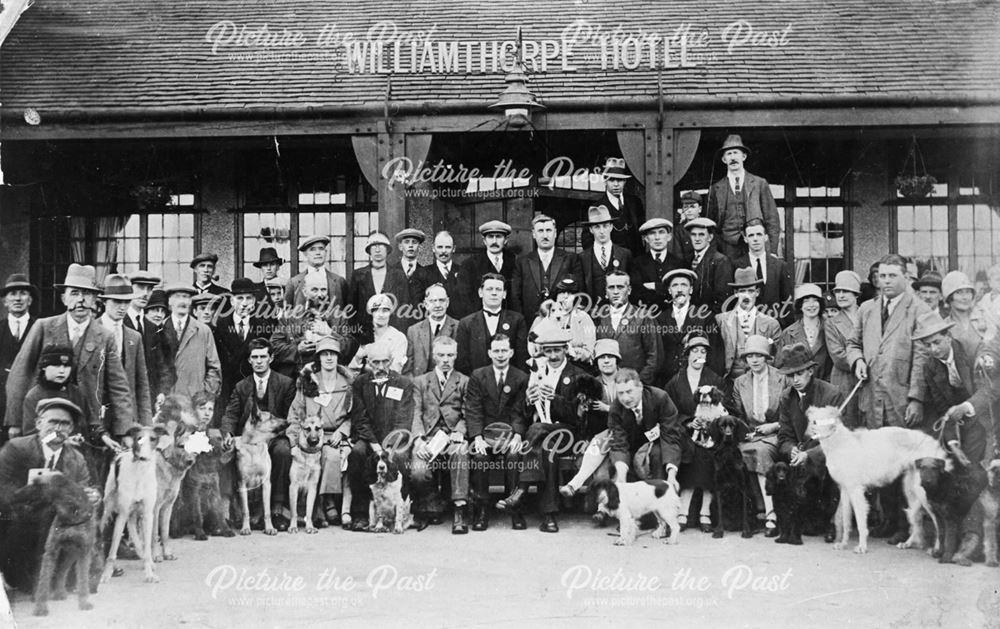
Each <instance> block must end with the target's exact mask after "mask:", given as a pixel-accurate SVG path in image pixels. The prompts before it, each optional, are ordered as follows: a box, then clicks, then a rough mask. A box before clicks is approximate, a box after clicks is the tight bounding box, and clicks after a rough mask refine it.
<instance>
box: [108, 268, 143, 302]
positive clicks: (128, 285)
mask: <svg viewBox="0 0 1000 629" xmlns="http://www.w3.org/2000/svg"><path fill="white" fill-rule="evenodd" d="M100 297H101V299H114V300H116V301H132V300H133V299H135V298H136V297H142V294H141V293H137V292H136V291H135V288H133V287H132V282H130V281H129V279H128V278H127V277H125V276H124V275H118V274H117V273H112V274H111V275H108V276H107V277H105V278H104V292H103V293H102V294H101V295H100Z"/></svg>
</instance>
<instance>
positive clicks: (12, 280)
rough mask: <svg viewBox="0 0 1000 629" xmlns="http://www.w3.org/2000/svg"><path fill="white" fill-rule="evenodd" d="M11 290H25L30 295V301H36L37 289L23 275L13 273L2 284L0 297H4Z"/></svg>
mask: <svg viewBox="0 0 1000 629" xmlns="http://www.w3.org/2000/svg"><path fill="white" fill-rule="evenodd" d="M12 290H26V291H28V292H30V293H31V297H32V299H35V300H37V299H38V287H36V286H35V285H34V284H32V283H31V282H29V281H28V276H27V275H25V274H24V273H14V274H13V275H11V276H9V277H8V278H7V281H6V282H4V285H3V288H0V297H4V296H6V295H7V293H9V292H10V291H12Z"/></svg>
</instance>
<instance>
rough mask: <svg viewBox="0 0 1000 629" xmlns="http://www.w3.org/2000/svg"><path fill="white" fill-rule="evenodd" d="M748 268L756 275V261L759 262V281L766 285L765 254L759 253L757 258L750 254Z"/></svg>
mask: <svg viewBox="0 0 1000 629" xmlns="http://www.w3.org/2000/svg"><path fill="white" fill-rule="evenodd" d="M749 255H750V268H751V269H753V272H754V273H755V274H756V273H757V260H760V279H761V280H762V281H763V282H764V283H765V284H766V283H767V252H763V253H761V254H760V255H759V256H755V255H754V254H753V253H750V254H749Z"/></svg>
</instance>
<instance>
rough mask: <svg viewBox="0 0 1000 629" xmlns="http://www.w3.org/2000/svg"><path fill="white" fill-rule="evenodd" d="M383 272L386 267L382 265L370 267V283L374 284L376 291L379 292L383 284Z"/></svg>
mask: <svg viewBox="0 0 1000 629" xmlns="http://www.w3.org/2000/svg"><path fill="white" fill-rule="evenodd" d="M385 272H386V267H382V268H381V269H376V268H375V267H372V284H374V285H375V292H376V293H381V292H382V288H383V287H384V286H385Z"/></svg>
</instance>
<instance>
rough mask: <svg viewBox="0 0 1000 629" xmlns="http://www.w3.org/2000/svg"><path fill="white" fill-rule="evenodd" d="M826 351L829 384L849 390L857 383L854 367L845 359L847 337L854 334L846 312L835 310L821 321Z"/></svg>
mask: <svg viewBox="0 0 1000 629" xmlns="http://www.w3.org/2000/svg"><path fill="white" fill-rule="evenodd" d="M823 335H824V336H825V337H826V351H827V353H828V354H829V355H830V384H832V385H834V386H837V387H840V388H841V389H844V390H845V391H850V390H851V389H853V388H854V385H855V384H857V382H858V379H857V378H855V377H854V369H853V368H852V365H851V363H850V362H848V360H847V339H849V338H851V337H852V336H854V321H852V320H851V317H849V316H848V315H847V313H846V312H842V311H840V312H837V314H835V315H834V316H832V317H830V318H829V319H826V320H825V321H823Z"/></svg>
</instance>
